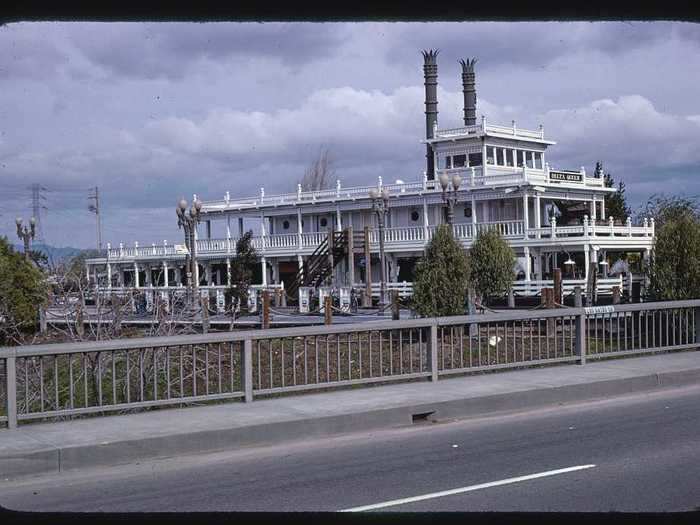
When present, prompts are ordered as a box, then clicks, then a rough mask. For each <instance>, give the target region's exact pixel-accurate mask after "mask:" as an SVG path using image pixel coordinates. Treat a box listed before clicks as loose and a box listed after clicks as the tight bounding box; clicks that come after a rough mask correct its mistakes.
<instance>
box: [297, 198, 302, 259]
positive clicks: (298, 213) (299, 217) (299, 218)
mask: <svg viewBox="0 0 700 525" xmlns="http://www.w3.org/2000/svg"><path fill="white" fill-rule="evenodd" d="M301 231H302V225H301V208H297V233H298V235H299V249H300V250H301V245H302V237H301Z"/></svg>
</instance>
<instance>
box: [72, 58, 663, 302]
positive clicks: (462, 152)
mask: <svg viewBox="0 0 700 525" xmlns="http://www.w3.org/2000/svg"><path fill="white" fill-rule="evenodd" d="M436 58H437V53H436V52H432V51H429V52H424V59H425V64H424V75H425V88H426V102H425V104H426V138H425V140H424V141H423V142H424V143H425V148H426V170H425V172H424V173H422V174H415V175H414V176H412V175H411V174H408V173H405V174H404V173H401V174H400V177H401V178H402V179H404V180H405V182H403V181H401V180H396V181H387V180H382V179H381V178H379V179H378V180H372V181H368V183H367V184H365V185H362V186H345V185H344V184H343V183H342V181H340V180H338V181H337V182H336V184H335V187H333V188H331V189H323V190H318V191H302V189H301V188H300V187H299V188H298V189H297V191H296V192H294V193H286V194H274V193H272V192H270V191H269V188H268V189H265V188H260V191H259V193H258V194H256V195H251V196H249V197H245V198H240V197H234V196H232V193H233V192H226V194H225V195H224V196H222V198H221V199H219V200H203V201H202V208H201V222H200V224H199V227H198V230H197V232H196V252H197V253H196V257H197V261H198V263H199V265H198V266H199V267H198V270H199V271H198V273H199V275H197V276H196V278H197V279H199V283H200V289H201V290H203V291H207V290H209V291H211V290H222V289H223V288H224V287H225V286H226V285H227V284H228V282H229V279H230V273H229V268H230V261H231V257H233V256H234V255H235V249H236V241H237V239H238V238H239V237H240V236H241V235H243V233H244V231H245V230H247V229H248V228H247V227H246V228H244V225H245V224H249V225H250V224H254V225H255V229H256V230H257V231H255V232H254V238H253V244H254V247H255V249H256V250H257V252H258V256H259V261H260V265H259V271H258V272H257V283H258V285H259V287H260V288H277V287H285V288H288V287H289V286H290V284H291V283H292V281H293V280H294V279H295V277H296V275H297V273H298V272H299V270H300V268H303V267H304V264H305V261H306V260H307V259H308V257H309V256H311V255H312V253H313V252H314V251H315V250H316V249H317V247H318V246H319V245H320V244H321V243H323V241H324V240H325V239H326V238H327V236H328V230H329V229H333V230H335V231H342V230H344V229H347V228H352V231H353V232H355V235H357V234H358V233H359V232H364V231H365V228H367V227H368V228H369V239H370V243H369V251H370V253H371V259H370V267H371V275H370V279H371V282H372V287H373V288H372V289H373V291H374V294H375V295H377V294H378V291H379V289H378V287H379V280H380V268H379V230H378V227H377V226H378V217H377V214H376V213H375V212H374V211H373V210H372V200H371V198H370V191H371V190H373V189H374V190H384V191H385V192H387V193H388V196H389V198H388V208H389V211H388V214H387V218H386V224H385V229H384V240H385V254H386V257H385V261H386V275H387V280H388V282H389V285H388V287H389V288H399V289H401V293H402V295H408V294H410V289H411V284H410V283H411V281H412V278H413V269H414V265H415V263H416V261H417V260H418V259H419V258H420V257H421V256H422V254H423V251H424V248H425V246H426V244H427V242H428V241H429V240H430V239H431V236H432V235H433V233H434V231H435V229H436V228H437V226H438V225H439V224H441V223H444V222H446V213H445V210H446V206H445V203H444V202H443V195H442V194H443V189H442V187H441V184H440V176H441V175H443V174H447V175H448V176H449V177H450V178H452V176H453V175H454V174H458V175H459V176H460V177H461V184H460V186H459V188H458V190H457V191H456V194H457V199H458V201H457V203H456V205H455V206H454V220H453V228H454V234H455V236H456V238H457V239H459V240H460V241H461V242H462V244H463V245H464V247H465V248H466V249H468V248H469V247H470V245H471V244H472V242H473V241H474V240H475V239H476V236H477V234H478V232H479V231H481V230H483V229H485V228H497V229H498V230H499V231H500V232H501V233H502V235H503V236H504V238H505V239H507V241H508V242H509V243H510V245H511V246H512V247H513V249H514V251H515V253H516V256H517V265H518V268H517V269H516V275H517V279H516V281H515V283H514V290H515V293H516V294H518V295H535V294H537V293H539V291H540V289H541V288H542V287H544V286H547V285H549V286H551V282H552V281H551V279H552V272H553V269H554V268H562V272H563V277H564V290H565V292H566V291H567V289H570V288H572V287H573V286H574V285H578V286H582V287H584V288H585V283H586V280H587V278H588V275H589V272H592V271H595V272H598V275H599V279H598V286H599V292H600V293H603V294H604V293H610V289H611V287H612V286H613V285H620V286H623V287H624V288H625V289H631V287H632V283H633V281H635V280H637V279H638V277H639V276H640V266H639V265H638V264H637V266H635V261H641V260H644V259H646V258H648V257H649V254H650V250H651V248H652V244H653V240H654V223H653V220H650V221H647V220H646V219H645V220H644V221H643V222H642V223H641V224H632V222H631V219H630V218H629V217H627V218H619V217H618V218H615V219H613V218H612V217H606V210H605V196H606V195H608V194H610V193H611V192H615V191H616V190H615V188H609V187H605V186H604V180H603V177H602V173H600V172H599V173H587V172H586V170H585V169H584V168H583V167H581V168H579V169H575V170H571V169H559V168H557V167H554V166H551V165H550V164H549V162H548V160H547V159H548V155H549V148H550V147H551V146H555V145H556V142H555V141H554V140H551V139H550V138H549V137H547V136H546V135H545V132H544V128H543V127H542V126H540V127H539V129H535V130H530V129H522V128H520V127H518V126H517V125H516V123H515V122H512V123H511V124H510V125H505V126H504V125H496V124H492V123H490V122H489V120H488V119H487V116H481V117H480V118H479V119H477V118H476V91H475V82H474V61H466V62H464V61H463V62H462V82H463V90H464V99H465V105H464V123H465V125H464V127H460V128H455V129H440V127H439V126H438V124H437V98H436V87H437V63H436ZM443 179H444V177H443ZM448 191H452V188H451V187H449V188H448ZM174 200H175V199H174ZM557 202H575V203H577V206H576V208H577V209H578V210H579V214H578V215H577V216H576V217H575V218H574V219H573V220H571V221H569V222H570V223H567V224H563V223H562V221H557V218H556V211H557V206H556V203H557ZM173 220H175V214H173ZM186 251H187V250H186V249H185V248H184V245H182V244H178V243H168V242H165V241H164V242H163V243H160V244H151V245H146V246H144V245H142V244H138V243H137V242H132V243H130V244H123V243H119V245H118V246H113V245H110V246H108V248H107V250H106V253H105V254H104V256H103V257H99V258H93V259H89V260H88V261H87V262H86V264H87V274H88V278H89V279H90V280H91V283H92V284H93V285H94V286H96V287H97V289H98V290H99V291H103V292H113V291H119V290H122V291H123V290H125V289H148V290H154V291H155V290H160V291H173V290H175V291H177V290H183V289H184V286H185V285H186V282H185V280H186V278H185V272H184V270H183V266H184V264H185V253H186ZM620 254H632V257H630V258H629V259H628V260H629V261H630V264H628V263H627V262H624V263H622V264H620V261H619V260H618V259H619V255H620ZM352 259H353V261H352V263H351V264H352V271H348V270H350V268H349V264H350V263H348V262H345V263H344V264H345V267H344V271H343V272H339V271H338V272H336V274H335V275H336V283H337V284H339V285H345V286H356V287H360V288H363V287H364V286H365V283H366V281H367V276H366V275H365V268H366V263H365V258H364V255H363V253H355V254H354V256H353V257H352ZM564 259H566V260H564ZM601 261H603V262H608V263H609V264H608V265H606V264H600V263H601ZM572 262H573V264H572ZM616 262H618V264H617V265H615V264H614V263H616ZM564 263H566V264H564ZM613 269H615V270H618V271H616V272H615V274H614V275H610V273H611V270H613ZM620 269H622V270H626V271H624V272H619V270H620ZM630 270H631V272H630ZM623 273H624V279H623ZM633 274H634V275H633Z"/></svg>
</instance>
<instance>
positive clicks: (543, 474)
mask: <svg viewBox="0 0 700 525" xmlns="http://www.w3.org/2000/svg"><path fill="white" fill-rule="evenodd" d="M593 467H595V465H577V466H575V467H566V468H560V469H557V470H548V471H546V472H538V473H537V474H528V475H527V476H518V477H516V478H508V479H501V480H499V481H491V482H489V483H481V484H479V485H470V486H468V487H460V488H458V489H451V490H443V491H441V492H432V493H430V494H423V495H422V496H413V497H411V498H402V499H395V500H391V501H383V502H381V503H374V504H372V505H364V506H362V507H353V508H351V509H343V510H341V511H339V512H362V511H365V510H375V509H383V508H386V507H393V506H395V505H404V504H405V503H414V502H416V501H424V500H427V499H434V498H442V497H444V496H452V495H454V494H463V493H464V492H472V491H474V490H481V489H488V488H490V487H498V486H500V485H509V484H511V483H518V482H520V481H528V480H531V479H537V478H544V477H547V476H556V475H558V474H566V473H567V472H576V471H577V470H585V469H589V468H593Z"/></svg>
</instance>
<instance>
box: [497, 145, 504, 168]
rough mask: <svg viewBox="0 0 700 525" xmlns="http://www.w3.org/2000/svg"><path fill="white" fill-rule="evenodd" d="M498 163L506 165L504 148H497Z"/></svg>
mask: <svg viewBox="0 0 700 525" xmlns="http://www.w3.org/2000/svg"><path fill="white" fill-rule="evenodd" d="M496 165H498V166H504V164H503V149H502V148H498V149H497V150H496Z"/></svg>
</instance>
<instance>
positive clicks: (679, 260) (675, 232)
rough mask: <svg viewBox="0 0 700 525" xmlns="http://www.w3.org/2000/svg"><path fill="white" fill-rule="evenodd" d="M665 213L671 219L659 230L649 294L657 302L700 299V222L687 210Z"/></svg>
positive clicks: (650, 269)
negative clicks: (669, 215)
mask: <svg viewBox="0 0 700 525" xmlns="http://www.w3.org/2000/svg"><path fill="white" fill-rule="evenodd" d="M664 211H665V212H666V213H669V214H671V215H672V216H671V217H670V218H664V220H663V222H662V226H661V227H660V228H658V229H657V230H656V238H655V240H654V249H653V250H652V254H651V259H650V262H649V266H648V268H647V275H648V277H649V292H648V294H649V296H650V298H652V299H653V300H657V301H671V300H682V299H697V298H700V221H699V220H698V217H697V216H695V215H694V214H693V213H691V212H689V211H688V210H686V211H685V212H679V210H678V209H671V210H669V209H666V210H664Z"/></svg>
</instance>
